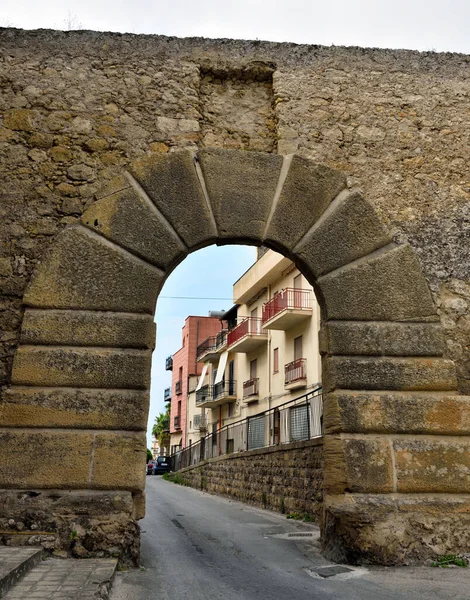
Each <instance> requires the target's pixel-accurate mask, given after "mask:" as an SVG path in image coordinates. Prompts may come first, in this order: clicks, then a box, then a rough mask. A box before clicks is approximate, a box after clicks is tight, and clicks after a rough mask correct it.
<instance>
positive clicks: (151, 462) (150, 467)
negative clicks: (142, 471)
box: [147, 460, 157, 475]
mask: <svg viewBox="0 0 470 600" xmlns="http://www.w3.org/2000/svg"><path fill="white" fill-rule="evenodd" d="M156 462H157V461H156V460H149V461H148V463H147V475H153V468H154V466H155V464H156Z"/></svg>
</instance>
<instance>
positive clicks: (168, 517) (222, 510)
mask: <svg viewBox="0 0 470 600" xmlns="http://www.w3.org/2000/svg"><path fill="white" fill-rule="evenodd" d="M146 492H147V516H146V517H145V519H144V520H143V521H141V526H142V565H143V568H142V570H131V571H128V572H124V573H118V575H117V577H116V580H115V584H114V587H113V590H112V592H111V600H153V599H156V600H157V599H158V600H189V599H191V600H261V599H263V600H315V599H317V598H318V599H320V598H321V599H333V598H334V599H338V598H346V599H348V600H356V599H357V600H389V599H394V600H405V599H410V598H412V599H413V600H414V599H417V600H421V599H423V600H446V599H449V600H450V599H452V600H464V599H467V600H468V598H470V592H469V591H468V590H469V589H470V587H469V584H470V569H455V570H454V569H452V570H451V569H447V570H442V569H432V568H401V569H380V568H379V569H355V570H352V571H350V572H347V573H343V574H339V575H336V576H334V577H329V578H327V579H323V578H322V577H321V576H320V575H319V573H318V571H317V570H318V569H319V568H320V567H328V565H331V563H330V562H328V561H327V560H325V559H324V558H323V557H322V556H321V555H320V553H319V550H318V542H317V539H318V529H317V528H316V527H315V526H314V525H312V524H309V523H303V522H298V521H292V520H288V519H286V518H285V516H283V515H280V514H277V513H273V512H270V511H265V510H261V509H257V508H253V507H250V506H247V505H245V504H242V503H240V502H235V501H231V500H227V499H225V498H219V497H217V496H212V495H209V494H207V493H202V492H200V491H198V490H194V489H191V488H186V487H182V486H179V485H175V484H174V483H170V482H167V481H164V480H163V479H162V478H161V477H159V476H149V477H147V489H146ZM299 534H301V535H299ZM321 572H323V573H324V571H321ZM327 572H328V571H327ZM330 572H331V571H330Z"/></svg>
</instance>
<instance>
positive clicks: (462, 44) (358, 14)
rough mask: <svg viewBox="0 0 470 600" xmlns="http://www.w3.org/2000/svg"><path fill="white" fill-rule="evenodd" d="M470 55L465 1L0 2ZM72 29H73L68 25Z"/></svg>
mask: <svg viewBox="0 0 470 600" xmlns="http://www.w3.org/2000/svg"><path fill="white" fill-rule="evenodd" d="M69 22H71V23H73V24H74V25H75V26H77V25H79V26H80V27H81V28H84V29H95V30H102V31H120V32H131V33H154V34H163V35H174V36H179V37H188V36H202V37H214V38H221V37H227V38H239V39H260V40H271V41H279V42H286V41H287V42H297V43H307V44H324V45H328V46H329V45H331V44H334V45H337V46H339V45H356V46H368V47H381V48H410V49H417V50H436V51H453V52H464V53H469V54H470V35H469V25H470V0H446V1H445V0H439V1H438V0H393V2H391V1H390V0H329V1H328V0H326V1H325V0H321V1H320V0H288V1H286V0H282V1H281V0H230V1H227V0H197V1H196V0H191V1H190V0H171V1H170V0H166V1H164V0H134V1H132V0H80V1H77V0H74V1H73V0H41V1H39V0H0V25H3V26H15V27H22V28H26V29H35V28H56V29H67V28H69V27H67V24H68V23H69ZM74 28H76V27H74Z"/></svg>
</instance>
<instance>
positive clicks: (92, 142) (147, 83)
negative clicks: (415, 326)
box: [0, 29, 470, 393]
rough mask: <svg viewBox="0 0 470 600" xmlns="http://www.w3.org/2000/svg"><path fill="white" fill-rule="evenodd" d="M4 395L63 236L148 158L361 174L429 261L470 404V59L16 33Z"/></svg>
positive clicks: (5, 219) (2, 256)
mask: <svg viewBox="0 0 470 600" xmlns="http://www.w3.org/2000/svg"><path fill="white" fill-rule="evenodd" d="M0 49H1V56H2V59H1V63H0V83H1V85H0V177H1V180H2V191H1V202H0V332H1V333H0V386H5V385H8V383H9V381H10V374H11V364H12V356H13V354H14V351H15V348H16V345H17V341H18V335H19V327H20V324H21V319H22V303H21V298H22V296H23V292H24V289H25V287H26V285H27V283H28V281H29V278H30V275H31V273H32V271H33V269H34V267H35V265H36V264H37V262H38V260H40V258H41V256H42V255H43V253H44V250H45V249H46V248H47V246H48V245H49V244H50V241H51V237H52V236H53V235H54V234H55V233H57V232H58V231H59V230H60V229H61V228H63V227H64V226H65V225H67V224H69V223H73V222H75V221H76V220H77V219H78V217H79V216H80V215H81V214H82V213H83V211H84V209H85V208H86V207H87V206H88V205H89V204H90V203H91V202H92V201H93V195H94V193H95V192H96V190H97V189H98V187H99V185H100V184H101V183H102V182H103V181H106V180H108V179H110V178H111V177H112V176H113V175H115V174H116V173H119V172H121V171H122V168H123V167H124V166H125V165H127V164H128V163H129V162H130V161H131V160H132V159H133V158H135V157H137V156H139V155H144V154H150V153H155V152H173V151H176V150H178V149H180V148H196V147H201V146H204V145H208V146H216V147H217V146H218V147H232V148H241V149H248V150H253V149H255V150H265V151H274V152H276V151H277V152H279V153H289V152H294V151H299V152H300V153H301V154H304V155H305V156H307V157H309V158H312V159H314V160H316V161H319V162H322V163H326V164H328V165H330V166H332V167H335V168H338V169H340V170H342V171H344V172H346V173H347V174H348V176H349V185H350V186H359V187H361V188H362V189H363V191H364V193H365V195H366V197H367V198H368V199H369V200H370V201H371V202H372V203H373V205H374V206H375V208H376V210H377V212H378V214H379V216H380V218H381V219H382V220H383V222H384V223H386V224H387V225H388V226H390V227H391V228H392V229H393V231H394V232H395V236H396V238H397V239H400V240H403V239H407V240H408V241H409V242H410V243H411V244H412V245H413V247H414V248H415V250H416V252H417V254H418V256H419V259H420V260H421V264H422V266H423V268H424V271H425V274H426V277H427V280H428V283H429V285H430V287H431V289H432V292H433V296H434V300H435V302H436V304H437V306H438V308H439V311H440V315H441V320H442V324H443V326H444V328H445V331H446V334H447V354H448V356H449V357H450V358H452V359H454V360H455V361H456V363H457V367H458V376H459V383H460V389H461V391H462V392H464V393H466V392H468V390H469V389H470V344H469V337H470V311H469V302H470V278H469V265H470V260H469V247H468V243H467V240H468V231H469V226H470V208H469V207H470V203H469V200H470V179H469V177H468V174H467V169H466V165H467V164H468V160H469V152H470V150H469V148H470V144H469V143H468V141H469V135H470V134H469V127H468V120H469V118H468V110H467V104H468V96H469V92H470V80H469V77H470V75H469V71H468V62H469V57H467V56H463V55H457V54H437V53H432V52H428V53H419V52H412V51H395V50H394V51H389V50H375V49H360V48H341V47H331V48H325V47H318V46H297V45H293V44H277V43H276V44H275V43H264V42H245V41H229V40H217V41H215V40H202V39H183V40H181V39H175V38H165V37H159V36H136V35H128V34H126V35H120V34H105V33H93V32H65V33H64V32H53V31H27V32H26V31H21V30H13V29H11V30H10V29H3V30H0Z"/></svg>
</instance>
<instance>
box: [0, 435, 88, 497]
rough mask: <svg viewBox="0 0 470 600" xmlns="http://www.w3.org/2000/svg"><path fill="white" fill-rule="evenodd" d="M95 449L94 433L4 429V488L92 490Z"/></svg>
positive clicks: (0, 465)
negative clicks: (92, 464) (93, 450)
mask: <svg viewBox="0 0 470 600" xmlns="http://www.w3.org/2000/svg"><path fill="white" fill-rule="evenodd" d="M12 448H13V449H14V451H13V452H12ZM92 448H93V434H92V433H90V432H67V431H63V430H62V431H49V430H33V429H9V430H8V429H4V430H2V431H0V487H1V488H20V489H28V488H29V489H30V488H40V489H47V488H57V489H64V488H65V489H67V488H75V489H77V488H88V487H89V480H90V462H91V456H92ZM25 457H27V460H25Z"/></svg>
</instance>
